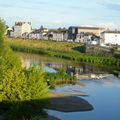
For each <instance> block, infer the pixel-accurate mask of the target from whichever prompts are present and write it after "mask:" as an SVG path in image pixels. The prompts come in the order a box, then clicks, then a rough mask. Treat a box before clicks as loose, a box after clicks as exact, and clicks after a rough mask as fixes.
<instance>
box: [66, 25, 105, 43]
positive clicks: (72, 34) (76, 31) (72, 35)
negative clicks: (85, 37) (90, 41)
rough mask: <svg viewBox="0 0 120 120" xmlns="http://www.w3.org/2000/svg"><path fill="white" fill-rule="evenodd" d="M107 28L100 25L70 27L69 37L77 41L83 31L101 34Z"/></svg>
mask: <svg viewBox="0 0 120 120" xmlns="http://www.w3.org/2000/svg"><path fill="white" fill-rule="evenodd" d="M105 30H106V29H105V28H100V27H75V26H72V27H69V29H68V39H72V40H73V41H75V39H76V38H77V35H78V34H81V33H89V34H93V35H96V36H100V33H101V32H104V31H105Z"/></svg>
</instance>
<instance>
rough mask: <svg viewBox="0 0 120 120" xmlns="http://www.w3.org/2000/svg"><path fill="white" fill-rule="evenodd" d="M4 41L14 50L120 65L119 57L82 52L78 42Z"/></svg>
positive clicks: (81, 46)
mask: <svg viewBox="0 0 120 120" xmlns="http://www.w3.org/2000/svg"><path fill="white" fill-rule="evenodd" d="M5 43H6V44H7V45H9V46H10V47H11V48H12V49H13V50H14V51H21V52H26V53H35V54H42V55H48V56H52V57H58V58H64V59H69V60H73V61H77V62H86V63H92V64H102V65H108V66H116V67H120V59H115V58H112V57H104V56H98V55H89V54H85V53H82V51H84V50H83V49H84V47H83V44H79V43H67V42H59V43H58V42H53V41H42V40H40V41H38V40H27V39H24V40H23V39H13V38H6V40H5Z"/></svg>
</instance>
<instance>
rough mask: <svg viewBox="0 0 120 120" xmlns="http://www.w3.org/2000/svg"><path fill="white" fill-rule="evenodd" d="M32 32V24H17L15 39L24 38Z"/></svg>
mask: <svg viewBox="0 0 120 120" xmlns="http://www.w3.org/2000/svg"><path fill="white" fill-rule="evenodd" d="M31 32H32V25H31V23H30V22H16V23H15V26H14V37H16V38H17V37H22V35H23V34H29V33H31Z"/></svg>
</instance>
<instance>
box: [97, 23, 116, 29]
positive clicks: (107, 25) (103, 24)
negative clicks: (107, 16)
mask: <svg viewBox="0 0 120 120" xmlns="http://www.w3.org/2000/svg"><path fill="white" fill-rule="evenodd" d="M99 26H100V27H106V28H115V23H113V22H105V23H100V24H99Z"/></svg>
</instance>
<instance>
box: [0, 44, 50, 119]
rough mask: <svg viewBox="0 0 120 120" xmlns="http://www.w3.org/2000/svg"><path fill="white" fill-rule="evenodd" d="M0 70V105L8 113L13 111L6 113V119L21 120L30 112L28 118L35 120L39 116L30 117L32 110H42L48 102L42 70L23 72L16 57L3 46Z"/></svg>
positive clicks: (0, 54) (0, 47)
mask: <svg viewBox="0 0 120 120" xmlns="http://www.w3.org/2000/svg"><path fill="white" fill-rule="evenodd" d="M0 68H1V69H0V100H1V101H0V102H1V103H0V104H4V106H7V107H8V109H9V112H10V113H12V112H13V111H15V112H14V113H12V114H11V115H10V114H9V113H8V117H7V119H8V120H10V119H11V120H19V119H20V120H22V118H21V117H23V116H25V114H26V113H27V114H28V113H29V112H31V114H28V117H30V119H31V120H32V119H33V118H35V119H36V120H37V118H36V117H37V116H38V118H39V114H38V115H36V116H35V115H32V113H33V111H32V110H33V108H34V109H36V107H39V108H42V107H43V106H44V105H46V103H47V101H48V88H47V84H46V82H45V80H44V75H43V70H42V69H41V68H36V67H33V68H31V69H28V70H24V69H23V68H22V66H21V62H20V60H19V59H18V57H17V56H16V55H15V54H14V53H13V51H12V50H11V49H10V48H9V47H6V46H5V45H2V46H0ZM8 104H9V105H10V106H9V105H8ZM11 105H12V107H11ZM9 107H10V108H9ZM17 110H18V111H17ZM24 110H25V111H24ZM20 111H21V112H22V113H20ZM15 113H16V114H15ZM20 115H22V116H21V117H20ZM31 115H32V116H31ZM16 118H17V119H16ZM27 120H28V118H27Z"/></svg>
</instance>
